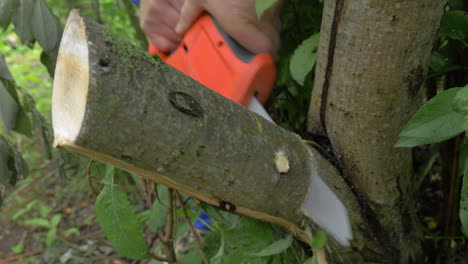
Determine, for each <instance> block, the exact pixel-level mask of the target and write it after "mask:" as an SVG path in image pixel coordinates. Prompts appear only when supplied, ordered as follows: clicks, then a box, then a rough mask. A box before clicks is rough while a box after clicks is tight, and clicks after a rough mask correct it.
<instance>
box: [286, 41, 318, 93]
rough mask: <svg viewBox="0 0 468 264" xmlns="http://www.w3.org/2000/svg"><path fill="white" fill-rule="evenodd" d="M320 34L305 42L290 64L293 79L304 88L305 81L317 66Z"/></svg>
mask: <svg viewBox="0 0 468 264" xmlns="http://www.w3.org/2000/svg"><path fill="white" fill-rule="evenodd" d="M319 37H320V34H319V33H315V34H314V35H312V36H310V37H309V38H307V39H306V40H304V41H303V42H302V43H301V45H299V47H297V49H296V50H295V51H294V54H293V56H292V58H291V62H290V64H289V71H290V72H291V76H292V77H293V79H294V80H295V81H296V82H297V83H299V84H300V85H302V86H304V80H305V78H306V76H307V74H309V72H310V71H311V70H312V68H313V67H314V65H315V60H316V59H317V47H318V41H319Z"/></svg>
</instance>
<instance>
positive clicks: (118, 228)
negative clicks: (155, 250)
mask: <svg viewBox="0 0 468 264" xmlns="http://www.w3.org/2000/svg"><path fill="white" fill-rule="evenodd" d="M96 216H97V219H98V222H99V225H100V226H101V228H102V231H103V232H104V234H105V236H106V237H107V239H109V240H110V241H111V243H112V246H113V247H114V248H115V249H116V250H117V252H119V254H121V255H122V256H125V257H128V258H132V259H145V258H148V257H149V256H148V254H147V253H146V251H147V245H146V241H145V238H144V237H143V234H142V233H141V230H140V227H139V225H138V222H137V218H136V215H135V214H133V209H132V206H131V204H130V202H129V201H128V199H127V195H126V194H125V192H123V191H122V190H121V189H120V187H119V186H118V185H116V184H115V182H114V173H113V170H111V171H109V173H107V175H106V182H105V183H104V188H103V189H102V190H101V192H100V194H99V196H98V198H97V200H96Z"/></svg>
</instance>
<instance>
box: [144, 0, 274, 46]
mask: <svg viewBox="0 0 468 264" xmlns="http://www.w3.org/2000/svg"><path fill="white" fill-rule="evenodd" d="M281 2H282V1H281V0H280V1H278V3H276V4H275V6H273V7H272V8H270V9H268V10H266V11H265V12H264V14H263V15H262V17H261V19H260V20H259V19H258V18H257V14H256V11H255V0H142V1H141V20H140V24H141V27H142V29H143V31H144V32H145V33H146V34H147V35H148V36H149V38H150V39H151V41H152V42H153V44H154V45H156V47H158V48H159V49H160V50H161V51H163V52H167V51H170V50H174V49H175V48H176V47H177V46H178V44H179V42H180V41H181V39H182V36H183V34H184V33H185V32H186V31H187V30H188V29H189V28H190V26H191V25H192V24H193V23H194V21H195V20H196V19H197V18H198V17H199V16H200V14H201V13H202V12H203V11H207V12H208V13H210V14H211V15H212V16H213V17H215V18H216V20H217V21H218V23H219V24H220V25H221V27H222V28H223V29H224V31H226V33H227V34H229V35H230V36H231V37H232V38H234V39H235V40H236V41H237V42H239V43H240V44H241V45H242V46H244V47H245V48H246V49H248V50H249V51H251V52H253V53H271V54H274V53H275V52H276V50H277V49H278V48H279V44H280V41H279V31H280V27H281V23H280V20H279V11H280V5H281Z"/></svg>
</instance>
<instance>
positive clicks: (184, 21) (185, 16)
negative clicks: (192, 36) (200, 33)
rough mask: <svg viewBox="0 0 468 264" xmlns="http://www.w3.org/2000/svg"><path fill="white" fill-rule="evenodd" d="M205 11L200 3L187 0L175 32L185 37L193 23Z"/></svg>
mask: <svg viewBox="0 0 468 264" xmlns="http://www.w3.org/2000/svg"><path fill="white" fill-rule="evenodd" d="M203 10H204V9H203V7H202V6H201V5H200V3H199V2H198V1H194V0H185V2H184V5H183V6H182V9H181V11H180V18H179V22H178V23H177V26H176V27H175V32H176V33H177V34H180V35H183V34H184V33H185V32H186V31H187V30H188V29H189V27H190V26H191V25H192V24H193V22H194V21H195V20H196V19H197V18H198V17H199V16H200V14H201V13H202V12H203Z"/></svg>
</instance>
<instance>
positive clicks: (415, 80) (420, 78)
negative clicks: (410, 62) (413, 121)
mask: <svg viewBox="0 0 468 264" xmlns="http://www.w3.org/2000/svg"><path fill="white" fill-rule="evenodd" d="M423 82H424V70H423V68H422V66H421V65H420V64H419V65H418V66H416V67H414V68H413V69H411V70H410V71H409V73H408V75H406V77H405V78H404V83H405V84H406V85H408V96H409V97H410V98H415V97H416V96H417V95H418V94H419V90H420V89H421V86H422V84H423Z"/></svg>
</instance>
